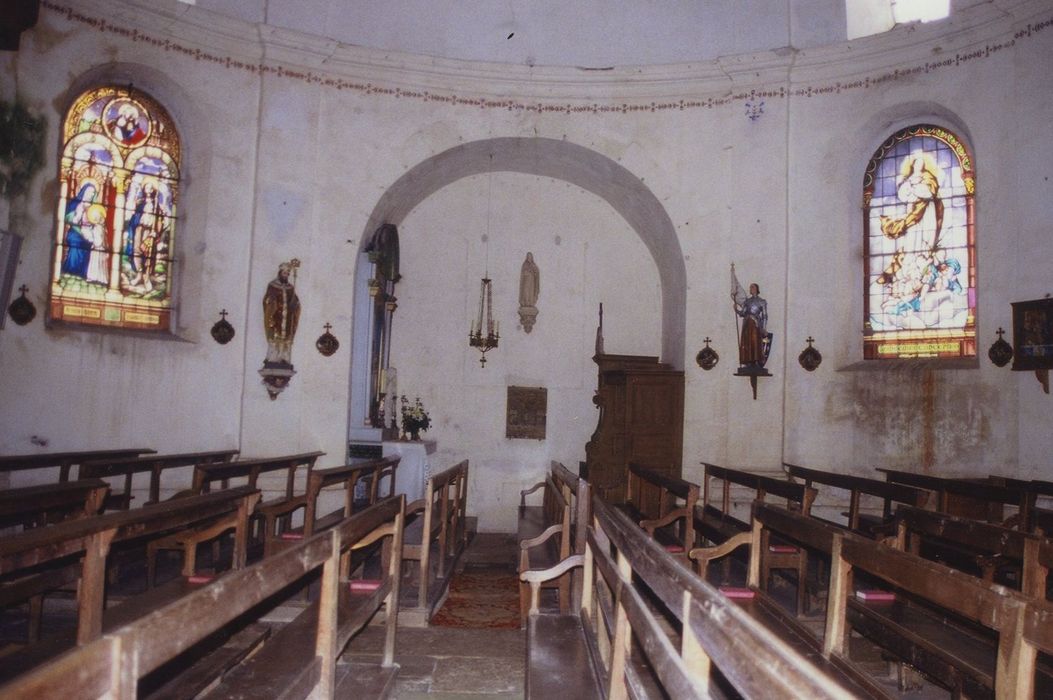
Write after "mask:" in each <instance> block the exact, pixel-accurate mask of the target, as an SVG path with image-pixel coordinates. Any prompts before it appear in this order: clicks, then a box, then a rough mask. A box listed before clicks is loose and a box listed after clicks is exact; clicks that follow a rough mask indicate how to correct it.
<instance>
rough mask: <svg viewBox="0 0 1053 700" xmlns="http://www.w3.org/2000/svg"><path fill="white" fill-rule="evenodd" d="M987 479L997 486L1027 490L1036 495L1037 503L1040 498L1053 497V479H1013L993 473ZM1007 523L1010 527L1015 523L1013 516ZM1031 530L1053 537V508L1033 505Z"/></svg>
mask: <svg viewBox="0 0 1053 700" xmlns="http://www.w3.org/2000/svg"><path fill="white" fill-rule="evenodd" d="M987 480H988V481H990V482H991V483H992V484H995V485H996V486H1005V487H1008V488H1011V489H1019V490H1021V491H1027V492H1028V493H1030V494H1033V495H1034V497H1035V501H1034V502H1036V503H1037V501H1038V499H1039V498H1046V499H1053V481H1043V480H1040V479H1033V480H1031V481H1027V480H1024V479H1013V478H1010V477H1007V476H993V475H992V476H989V477H987ZM1005 524H1007V525H1008V526H1010V527H1012V526H1014V525H1015V523H1013V522H1012V519H1011V518H1010V521H1009V522H1008V523H1005ZM1030 532H1034V533H1036V534H1044V535H1045V536H1046V537H1053V508H1042V507H1039V506H1038V505H1034V506H1032V508H1031V528H1030Z"/></svg>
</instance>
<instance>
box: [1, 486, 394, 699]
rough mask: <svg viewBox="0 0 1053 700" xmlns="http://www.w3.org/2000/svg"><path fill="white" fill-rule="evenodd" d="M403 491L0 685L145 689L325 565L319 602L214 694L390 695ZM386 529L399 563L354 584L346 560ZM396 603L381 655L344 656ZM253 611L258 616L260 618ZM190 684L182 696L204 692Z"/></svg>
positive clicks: (67, 690) (35, 693) (97, 694)
mask: <svg viewBox="0 0 1053 700" xmlns="http://www.w3.org/2000/svg"><path fill="white" fill-rule="evenodd" d="M402 506H403V499H402V497H397V498H392V499H388V500H387V501H384V502H383V503H380V504H377V505H375V506H373V507H371V508H369V509H367V510H364V511H362V512H361V513H358V514H356V515H354V516H351V517H350V518H347V519H346V520H344V521H342V522H341V523H340V524H339V525H337V526H336V527H334V528H332V529H330V530H328V531H326V532H324V533H320V534H317V535H315V536H313V537H310V538H308V539H306V540H304V541H302V542H299V543H297V544H295V545H294V546H293V547H290V548H289V549H287V550H285V551H283V552H279V553H277V554H275V555H274V556H273V557H270V558H268V559H266V560H263V561H261V562H258V563H257V564H254V565H252V566H250V567H248V568H245V569H242V570H240V571H236V572H231V573H228V574H226V575H225V576H223V577H221V578H219V579H217V580H215V581H213V582H212V583H210V584H208V585H206V586H204V587H202V588H201V589H200V590H197V591H195V592H194V593H191V594H190V595H187V596H185V597H183V598H180V599H179V600H176V601H174V602H172V603H170V604H168V605H166V606H164V607H162V608H159V609H157V610H155V611H154V612H152V613H150V614H149V615H147V616H145V617H143V618H140V619H139V620H136V621H134V622H131V623H129V624H128V625H126V626H123V627H121V628H119V629H116V630H114V631H112V632H110V633H109V634H107V635H106V636H104V637H102V638H100V639H97V640H95V641H94V642H92V643H90V644H87V645H85V646H82V647H80V648H78V649H76V650H74V651H71V652H69V653H67V654H65V655H63V656H62V657H60V658H58V659H56V660H54V661H53V662H52V663H50V664H48V665H47V666H45V667H42V668H39V669H36V670H34V671H32V672H31V673H28V674H26V675H25V676H23V677H21V678H19V679H17V680H16V681H14V682H12V683H10V684H8V685H6V686H3V687H0V696H2V697H4V698H9V699H11V700H22V699H26V700H28V699H29V698H34V699H35V698H41V697H70V698H72V697H76V698H86V699H90V698H98V699H102V698H116V699H118V700H124V699H129V698H135V697H137V693H136V685H137V682H138V681H139V679H141V678H143V677H144V676H146V675H147V674H149V673H150V672H151V671H153V670H155V669H158V668H160V667H161V666H162V665H163V664H165V663H166V662H168V661H170V660H172V659H176V658H179V657H180V656H181V655H182V654H183V653H184V652H185V651H186V650H187V649H191V648H193V647H194V646H195V645H196V644H197V643H198V642H200V641H201V640H204V639H206V638H208V637H210V636H211V635H213V634H215V633H216V632H217V631H219V630H223V629H227V628H230V627H232V626H237V625H245V624H246V614H247V613H250V611H251V612H252V614H255V615H258V614H259V611H260V607H258V606H261V605H262V604H264V603H271V604H273V602H274V596H275V595H276V594H278V593H279V592H281V591H283V590H288V589H289V588H290V587H294V586H295V585H296V584H297V583H302V582H305V581H306V580H307V579H309V578H312V577H313V576H315V575H316V574H317V572H319V571H320V572H321V579H322V587H321V598H320V600H319V602H318V603H317V604H315V605H313V606H311V607H310V608H308V609H306V610H305V612H304V613H302V615H301V617H302V618H303V621H301V620H300V618H297V620H294V621H293V622H291V623H289V624H288V625H286V626H285V627H283V628H282V629H281V630H279V631H278V632H276V633H275V634H273V635H272V637H271V639H270V640H269V641H268V642H267V643H266V644H264V646H263V647H262V649H261V650H260V651H258V652H257V653H256V654H255V655H253V656H252V657H251V658H249V659H248V660H246V661H245V662H244V663H243V664H241V665H240V666H238V667H237V668H235V669H233V670H232V671H230V672H228V673H227V674H226V675H225V676H224V678H223V680H222V682H221V683H220V684H219V685H218V686H217V687H215V688H214V689H212V690H210V691H208V692H206V693H204V695H202V696H201V697H207V698H235V697H237V698H278V697H281V698H304V697H307V696H308V695H311V696H312V697H321V698H333V697H336V696H339V697H385V696H386V695H387V693H388V692H389V691H390V689H391V687H392V683H393V680H394V676H395V673H396V671H397V665H396V664H395V663H394V652H395V619H396V615H395V614H394V613H395V610H397V606H398V586H399V575H398V560H399V557H398V555H397V551H398V548H399V545H400V540H401V535H402V523H403V515H402V512H403V508H402ZM379 539H383V540H384V541H385V542H386V544H385V546H386V547H387V548H389V549H391V550H392V552H393V554H392V556H391V557H390V560H391V562H392V566H391V567H390V568H389V569H388V570H387V571H386V572H384V578H383V580H382V581H380V582H379V583H378V586H377V587H376V590H374V591H373V592H371V593H370V594H368V595H364V596H352V595H351V594H350V592H349V586H348V585H347V581H346V580H345V579H346V576H347V573H348V572H347V571H346V570H344V568H343V563H344V562H345V561H346V559H347V553H348V551H349V550H350V549H352V548H354V547H357V546H367V545H369V544H371V543H372V542H374V541H376V540H379ZM381 606H384V607H386V610H387V618H386V623H385V643H384V651H383V655H382V658H381V661H380V664H379V665H376V666H372V667H371V666H370V665H367V664H342V663H339V662H338V657H339V656H340V654H341V652H342V651H343V649H344V647H345V646H346V644H347V642H348V641H349V640H350V639H351V638H352V637H353V636H354V635H355V634H356V633H357V632H358V631H360V630H361V629H362V628H363V627H364V626H365V624H366V623H367V622H368V621H369V620H370V619H371V618H372V617H373V616H374V614H375V613H376V612H377V610H378V609H379V608H380V607H381ZM250 619H251V618H250ZM196 696H198V693H191V692H187V693H184V694H182V695H181V696H180V697H196Z"/></svg>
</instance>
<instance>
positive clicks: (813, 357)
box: [797, 336, 823, 372]
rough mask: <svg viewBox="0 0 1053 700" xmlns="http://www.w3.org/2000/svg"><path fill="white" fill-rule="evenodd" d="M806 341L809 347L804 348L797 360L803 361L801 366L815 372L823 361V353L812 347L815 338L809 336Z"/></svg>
mask: <svg viewBox="0 0 1053 700" xmlns="http://www.w3.org/2000/svg"><path fill="white" fill-rule="evenodd" d="M805 342H806V343H808V347H806V348H805V349H804V350H802V351H801V354H800V355H798V356H797V361H798V362H800V363H801V367H804V369H805V370H806V371H808V372H814V371H815V369H816V368H817V367H818V366H819V365H820V363H822V361H823V355H822V353H820V352H819V351H818V350H816V349H815V348H813V347H812V343H814V342H815V338H813V337H812V336H808V339H807V340H806V341H805Z"/></svg>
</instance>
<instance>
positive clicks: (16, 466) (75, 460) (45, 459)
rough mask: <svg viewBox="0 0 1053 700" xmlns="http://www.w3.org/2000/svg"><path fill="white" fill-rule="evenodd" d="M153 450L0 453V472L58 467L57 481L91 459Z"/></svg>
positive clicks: (135, 454)
mask: <svg viewBox="0 0 1053 700" xmlns="http://www.w3.org/2000/svg"><path fill="white" fill-rule="evenodd" d="M153 453H154V450H151V449H149V448H146V447H133V448H123V449H117V450H80V451H76V452H46V453H43V454H41V453H33V454H25V455H0V472H7V473H11V472H21V471H28V470H30V469H46V468H49V467H51V468H56V467H57V468H58V470H59V481H60V482H62V481H69V475H70V470H71V469H73V467H75V466H78V465H80V464H83V463H84V462H88V461H91V460H98V459H117V458H120V457H135V456H137V455H144V454H153Z"/></svg>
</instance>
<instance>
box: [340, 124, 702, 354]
mask: <svg viewBox="0 0 1053 700" xmlns="http://www.w3.org/2000/svg"><path fill="white" fill-rule="evenodd" d="M491 156H492V158H493V160H492V161H491ZM491 169H493V170H495V171H503V172H517V173H524V174H527V175H538V176H542V177H549V178H553V179H557V180H563V181H565V182H569V183H571V184H574V185H577V186H578V187H581V188H582V189H584V190H587V191H588V192H591V193H593V194H595V195H597V196H599V197H601V198H602V199H603V200H604V201H606V202H607V203H608V204H609V205H610V206H611V207H612V208H613V209H614V210H615V211H616V212H618V214H619V215H620V216H621V217H622V218H623V219H625V221H626V222H627V223H628V224H629V226H630V227H631V228H632V229H633V230H634V231H635V232H636V234H637V235H638V236H639V237H640V239H641V240H642V241H643V242H644V245H646V246H647V249H648V250H649V251H650V253H651V256H652V258H653V259H654V261H655V265H656V266H657V268H658V274H659V278H660V282H661V289H662V324H661V327H662V358H661V359H662V361H663V362H667V363H669V364H671V365H672V366H673V367H674V368H676V369H683V366H684V348H685V336H686V308H687V271H686V268H685V265H684V256H683V253H682V252H681V249H680V240H679V238H678V237H677V234H676V228H675V227H674V226H673V222H672V220H671V219H670V218H669V214H668V213H666V211H665V208H664V207H663V206H662V204H661V202H659V200H658V198H657V197H656V196H655V195H654V193H653V192H651V190H649V189H648V188H647V187H646V186H645V185H644V184H643V182H641V180H640V178H639V177H637V176H636V175H633V174H632V173H631V172H630V171H629V170H627V169H626V168H625V167H623V166H622V165H620V164H618V163H617V162H615V161H614V160H611V159H610V158H608V157H607V156H605V155H603V154H601V153H598V152H596V151H593V150H590V149H588V148H585V147H583V146H579V145H577V144H574V143H570V142H567V141H562V140H559V139H549V138H520V137H502V138H493V139H483V140H480V141H472V142H470V143H466V144H463V145H460V146H455V147H453V148H450V149H449V150H446V151H443V152H442V153H439V154H437V155H434V156H432V157H431V158H428V159H426V160H424V161H421V162H420V163H418V164H417V165H416V166H414V167H413V168H411V169H410V170H409V171H407V172H406V173H405V174H404V175H402V177H400V178H399V179H398V180H396V181H395V182H394V183H393V184H392V185H391V187H389V188H388V190H387V191H386V192H385V193H384V194H383V195H382V196H381V198H380V200H379V201H378V202H377V204H376V206H375V207H374V208H373V211H372V213H371V214H370V216H369V221H368V222H367V224H366V227H365V230H364V231H363V233H362V235H361V236H360V239H359V240H360V241H361V243H360V246H361V245H364V244H365V242H366V241H368V240H369V239H370V238H371V237H372V235H373V232H374V231H376V229H377V227H378V226H380V225H381V224H384V223H390V224H395V225H396V226H398V225H401V224H402V221H403V219H405V217H406V216H408V215H409V213H410V212H411V211H412V210H413V208H414V207H416V206H417V205H418V204H420V203H421V202H422V201H424V200H425V199H427V198H428V197H429V196H430V195H432V194H433V193H435V192H437V191H438V190H439V189H441V188H443V187H445V186H446V185H449V184H450V183H452V182H455V181H457V180H460V179H461V178H465V177H469V176H472V175H478V174H482V173H486V172H487V171H489V170H491Z"/></svg>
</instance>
